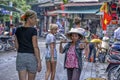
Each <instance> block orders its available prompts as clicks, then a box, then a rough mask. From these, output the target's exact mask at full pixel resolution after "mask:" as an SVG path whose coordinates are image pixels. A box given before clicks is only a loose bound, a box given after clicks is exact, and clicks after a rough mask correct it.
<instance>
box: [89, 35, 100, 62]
mask: <svg viewBox="0 0 120 80" xmlns="http://www.w3.org/2000/svg"><path fill="white" fill-rule="evenodd" d="M101 42H102V41H101V40H100V39H99V38H98V36H97V35H95V34H92V36H91V41H90V43H89V54H88V61H89V62H93V63H95V62H96V52H97V48H98V47H99V45H100V44H101Z"/></svg>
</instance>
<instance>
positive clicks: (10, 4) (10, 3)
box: [9, 1, 13, 24]
mask: <svg viewBox="0 0 120 80" xmlns="http://www.w3.org/2000/svg"><path fill="white" fill-rule="evenodd" d="M9 6H10V7H12V6H13V3H12V1H10V2H9ZM12 18H13V16H12V11H10V24H12Z"/></svg>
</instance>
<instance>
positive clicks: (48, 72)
mask: <svg viewBox="0 0 120 80" xmlns="http://www.w3.org/2000/svg"><path fill="white" fill-rule="evenodd" d="M46 69H47V71H46V73H45V80H48V78H49V76H50V73H51V62H50V61H46Z"/></svg>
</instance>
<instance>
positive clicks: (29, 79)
mask: <svg viewBox="0 0 120 80" xmlns="http://www.w3.org/2000/svg"><path fill="white" fill-rule="evenodd" d="M18 74H19V80H35V76H36V73H30V72H27V71H26V70H23V71H19V72H18Z"/></svg>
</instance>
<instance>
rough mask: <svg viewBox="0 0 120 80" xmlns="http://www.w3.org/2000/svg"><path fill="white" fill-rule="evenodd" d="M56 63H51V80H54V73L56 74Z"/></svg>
mask: <svg viewBox="0 0 120 80" xmlns="http://www.w3.org/2000/svg"><path fill="white" fill-rule="evenodd" d="M56 63H57V62H56V61H51V79H50V80H54V78H55V72H56Z"/></svg>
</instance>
